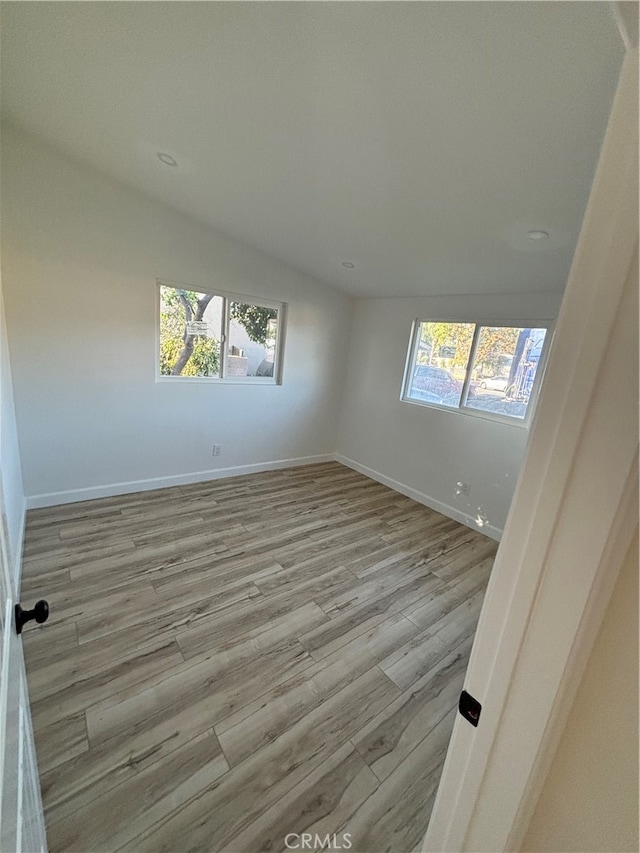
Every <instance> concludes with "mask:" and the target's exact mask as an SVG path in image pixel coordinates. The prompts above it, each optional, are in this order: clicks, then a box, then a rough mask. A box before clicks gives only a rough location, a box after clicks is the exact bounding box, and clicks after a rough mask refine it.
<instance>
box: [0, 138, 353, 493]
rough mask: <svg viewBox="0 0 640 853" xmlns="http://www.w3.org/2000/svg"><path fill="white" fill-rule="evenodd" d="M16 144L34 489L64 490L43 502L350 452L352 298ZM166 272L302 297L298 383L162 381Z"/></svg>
mask: <svg viewBox="0 0 640 853" xmlns="http://www.w3.org/2000/svg"><path fill="white" fill-rule="evenodd" d="M2 145H3V150H2V155H3V156H2V169H3V176H2V177H3V187H2V188H3V199H2V202H3V204H2V226H3V234H2V241H3V244H2V249H3V252H2V270H3V280H4V287H5V300H6V308H7V325H8V329H9V346H10V352H11V360H12V366H13V380H14V391H15V406H16V413H17V422H18V433H19V438H20V450H21V456H22V461H23V473H24V483H25V491H26V494H27V495H28V496H30V497H32V498H33V496H43V495H44V496H49V497H44V498H43V497H41V498H40V499H39V500H32V501H31V502H30V505H35V504H36V503H38V504H44V503H50V502H58V501H61V500H69V499H78V498H82V497H95V496H97V495H99V494H104V493H109V491H110V490H109V489H108V488H107V489H104V488H100V487H107V486H109V485H111V484H123V483H129V484H131V483H133V484H134V486H133V487H134V488H139V487H140V485H141V484H140V482H139V481H148V480H153V478H161V479H162V482H164V480H165V479H166V478H170V477H172V476H174V477H177V478H178V480H175V482H178V481H179V478H181V477H182V476H183V475H187V476H190V477H191V479H194V478H196V479H197V477H198V475H199V474H201V475H202V477H208V476H211V472H215V471H216V470H218V469H229V468H231V469H235V468H236V467H237V466H242V465H255V464H258V465H260V464H266V463H269V462H273V461H277V460H283V459H298V458H306V457H315V456H317V455H321V454H330V453H332V452H333V451H334V449H335V443H336V423H337V414H338V406H339V404H340V399H341V391H342V387H341V385H342V374H343V369H342V365H343V364H344V360H345V355H346V349H347V346H348V329H349V323H350V318H351V305H352V303H351V300H350V299H348V298H347V297H346V296H343V295H342V294H340V293H338V292H337V291H335V290H333V289H331V288H329V287H328V286H326V285H324V284H322V283H320V282H318V281H316V280H314V279H311V278H309V277H307V276H305V275H303V274H301V273H298V272H296V271H295V270H293V269H291V268H289V267H286V266H284V265H282V264H281V263H279V262H277V261H275V260H273V259H271V258H269V257H267V256H266V255H264V254H262V253H261V252H258V251H255V250H253V249H250V248H249V247H247V246H244V245H242V244H239V243H238V242H235V241H233V240H230V239H228V238H226V237H224V236H222V235H221V234H218V233H215V232H213V231H211V230H210V229H208V228H206V227H204V226H202V225H200V224H198V223H196V222H195V221H192V220H190V219H188V218H186V217H184V216H182V215H181V214H178V213H176V212H174V211H172V210H171V209H169V208H167V207H164V206H163V205H160V204H158V203H156V202H154V201H151V200H149V199H147V198H146V197H144V196H142V195H140V194H138V193H137V192H135V191H133V190H130V189H128V188H127V187H125V186H122V185H119V184H117V183H113V182H111V181H110V180H108V179H107V178H105V177H103V176H102V175H100V174H99V173H97V172H95V171H93V170H91V169H88V168H85V167H84V166H82V165H80V164H78V163H74V162H72V161H70V160H68V159H66V158H65V157H63V156H61V155H60V154H58V153H57V152H55V151H53V150H52V149H50V148H47V147H44V146H43V145H41V144H40V143H38V142H36V141H35V140H34V139H33V138H30V137H28V136H25V135H24V134H22V133H20V132H18V131H17V130H15V129H11V128H5V129H4V131H3V142H2ZM175 177H176V179H179V176H175ZM157 277H161V278H164V279H168V280H172V281H177V282H181V283H186V284H189V285H192V286H193V287H194V289H197V290H206V289H207V288H220V289H223V290H227V291H232V292H237V293H241V294H247V295H254V296H262V297H265V298H268V299H272V300H276V301H283V302H286V303H287V304H288V315H287V331H286V340H285V350H284V383H283V385H281V386H273V385H269V386H257V385H244V386H243V385H214V384H212V383H206V382H201V383H191V382H185V383H184V384H183V383H178V382H169V383H162V382H156V381H155V360H156V349H155V348H156V283H155V282H156V278H157ZM214 442H216V443H218V444H221V445H222V454H221V456H220V457H216V458H213V457H212V445H213V443H214ZM230 473H233V472H230ZM162 482H161V483H158V485H161V484H162ZM147 485H150V484H149V483H147ZM122 488H123V487H121V488H120V489H119V490H122ZM82 490H88V491H87V492H83V491H82ZM117 490H118V489H115V490H114V489H112V490H111V491H117ZM61 492H68V493H69V494H63V495H61V494H60V493H61Z"/></svg>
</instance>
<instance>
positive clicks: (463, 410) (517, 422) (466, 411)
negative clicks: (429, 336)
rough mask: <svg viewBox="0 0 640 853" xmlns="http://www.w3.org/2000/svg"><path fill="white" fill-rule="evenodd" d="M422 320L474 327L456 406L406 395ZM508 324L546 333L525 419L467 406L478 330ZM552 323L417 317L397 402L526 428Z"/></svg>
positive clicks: (545, 361) (531, 411)
mask: <svg viewBox="0 0 640 853" xmlns="http://www.w3.org/2000/svg"><path fill="white" fill-rule="evenodd" d="M422 323H458V324H463V325H472V326H475V329H474V330H473V338H472V340H471V348H470V350H469V359H468V361H467V367H466V370H465V378H464V381H463V383H462V392H461V395H460V403H459V404H458V405H457V406H446V405H444V404H442V403H429V402H426V401H425V400H414V399H413V398H412V397H409V396H408V391H409V383H410V381H411V376H412V372H413V366H414V365H415V358H416V353H417V350H418V345H419V336H418V332H419V329H420V325H421V324H422ZM486 326H489V327H508V328H514V329H527V328H531V329H546V330H547V333H546V335H545V339H544V343H543V345H542V350H541V352H540V359H539V361H538V368H537V370H536V375H535V378H534V380H533V385H532V386H531V395H530V397H529V403H528V405H527V409H526V412H525V416H524V418H515V417H510V416H509V415H502V414H499V413H498V412H487V411H485V410H483V409H476V408H474V407H473V406H468V405H466V399H467V393H468V388H469V384H470V383H471V370H470V369H469V367H470V365H472V364H473V360H474V358H475V355H476V350H477V348H478V338H479V336H480V329H481V328H483V327H486ZM554 326H555V320H549V319H546V320H530V319H527V320H522V319H520V320H495V319H493V320H486V319H483V320H466V319H460V318H457V319H455V320H452V319H451V318H450V317H445V318H441V317H429V318H428V319H426V318H425V317H417V318H416V319H415V320H414V321H413V323H412V324H411V333H410V338H409V346H408V347H407V358H406V361H405V366H404V374H403V377H402V390H401V393H400V402H401V403H413V405H415V406H422V407H423V408H427V409H438V410H440V411H441V412H450V413H453V414H462V415H467V416H470V417H475V418H482V419H483V420H487V421H494V422H496V423H501V424H506V425H508V426H515V427H519V428H520V429H528V428H529V427H530V425H531V421H532V419H533V415H534V412H535V409H536V406H537V403H538V396H539V391H540V385H541V383H542V380H543V377H544V372H545V370H546V367H547V360H548V356H549V349H550V347H551V340H552V338H553V330H554Z"/></svg>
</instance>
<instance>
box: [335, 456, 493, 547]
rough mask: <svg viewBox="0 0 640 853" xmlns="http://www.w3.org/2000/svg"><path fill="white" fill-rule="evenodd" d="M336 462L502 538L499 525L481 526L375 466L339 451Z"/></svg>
mask: <svg viewBox="0 0 640 853" xmlns="http://www.w3.org/2000/svg"><path fill="white" fill-rule="evenodd" d="M333 458H334V459H335V461H336V462H340V463H341V464H342V465H346V466H347V468H353V470H354V471H357V472H358V473H359V474H364V476H365V477H369V479H371V480H376V482H378V483H382V485H383V486H388V487H389V488H390V489H393V490H394V491H395V492H399V493H400V494H401V495H405V496H406V497H408V498H411V499H412V500H414V501H417V502H418V503H420V504H423V505H424V506H428V507H429V509H433V510H435V511H436V512H440V513H442V515H446V516H448V517H449V518H453V519H455V520H456V521H459V522H461V523H462V524H464V525H466V526H467V527H470V528H471V529H472V530H477V531H479V532H480V533H483V534H484V535H485V536H489V538H491V539H495V540H496V541H497V542H499V541H500V539H501V538H502V530H501V529H500V528H499V527H494V526H493V525H492V524H485V525H484V527H480V526H479V525H478V524H477V523H476V521H475V519H474V518H473V517H472V516H470V515H467V514H466V513H464V512H460V510H459V509H456V507H454V506H450V505H449V504H445V503H442V501H438V500H436V499H435V498H432V497H429V495H425V494H424V492H419V491H418V490H417V489H413V488H411V486H405V484H404V483H400V482H399V481H398V480H394V479H393V478H392V477H387V476H386V475H385V474H381V473H380V472H379V471H375V470H374V469H373V468H368V467H367V466H366V465H362V464H361V463H360V462H356V461H355V459H349V458H348V457H347V456H342V455H341V454H339V453H336V454H335V456H334V457H333Z"/></svg>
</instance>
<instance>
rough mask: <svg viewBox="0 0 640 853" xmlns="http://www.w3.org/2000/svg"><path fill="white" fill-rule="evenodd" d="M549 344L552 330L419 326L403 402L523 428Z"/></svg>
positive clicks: (427, 323) (543, 327) (442, 324)
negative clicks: (513, 423)
mask: <svg viewBox="0 0 640 853" xmlns="http://www.w3.org/2000/svg"><path fill="white" fill-rule="evenodd" d="M547 338H548V326H547V325H546V324H544V325H542V324H539V325H538V326H536V327H533V326H524V325H522V326H513V325H500V324H495V325H480V324H476V323H446V322H432V321H428V320H418V321H416V323H415V325H414V331H413V335H412V338H411V346H410V350H409V357H408V362H407V370H406V375H405V382H404V389H403V395H402V399H403V400H405V401H407V402H413V403H421V404H423V405H431V406H437V407H445V408H449V409H460V410H463V411H466V412H468V413H475V414H479V415H482V416H484V417H489V418H494V419H496V420H514V419H515V420H516V421H520V422H523V421H525V419H526V418H527V415H528V412H529V409H530V407H531V408H532V405H531V404H532V403H533V400H534V398H535V395H536V391H537V387H538V384H539V381H540V377H541V371H540V370H539V368H540V365H541V364H542V363H543V358H544V357H545V356H546V346H545V344H546V343H547Z"/></svg>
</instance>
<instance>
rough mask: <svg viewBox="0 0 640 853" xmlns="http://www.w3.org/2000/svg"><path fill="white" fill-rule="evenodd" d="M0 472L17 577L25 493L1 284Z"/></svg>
mask: <svg viewBox="0 0 640 853" xmlns="http://www.w3.org/2000/svg"><path fill="white" fill-rule="evenodd" d="M0 473H1V478H2V495H3V499H4V509H5V513H6V519H7V536H8V539H9V541H8V543H7V545H8V549H9V559H10V565H11V568H12V571H14V573H15V575H16V577H18V574H19V571H20V556H21V554H22V535H23V530H24V510H25V501H24V490H23V486H22V470H21V466H20V452H19V448H18V434H17V430H16V415H15V409H14V405H13V388H12V382H11V365H10V362H9V348H8V346H7V328H6V323H5V311H4V303H3V298H2V287H1V285H0Z"/></svg>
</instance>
